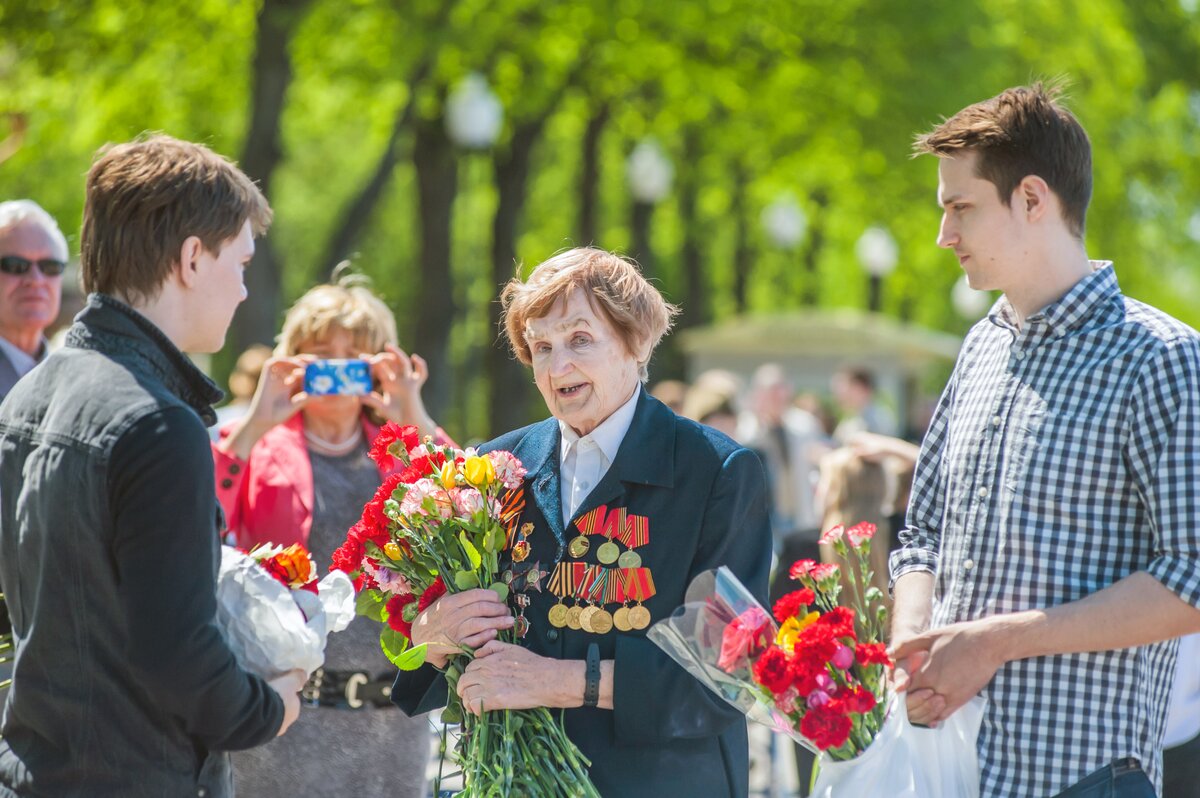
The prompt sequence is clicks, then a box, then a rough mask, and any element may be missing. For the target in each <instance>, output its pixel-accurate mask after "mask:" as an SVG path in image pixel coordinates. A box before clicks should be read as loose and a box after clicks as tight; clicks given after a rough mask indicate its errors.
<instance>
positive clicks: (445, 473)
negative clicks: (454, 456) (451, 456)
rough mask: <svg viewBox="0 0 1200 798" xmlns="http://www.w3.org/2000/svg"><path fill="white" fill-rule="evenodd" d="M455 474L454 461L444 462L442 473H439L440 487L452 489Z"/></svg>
mask: <svg viewBox="0 0 1200 798" xmlns="http://www.w3.org/2000/svg"><path fill="white" fill-rule="evenodd" d="M456 473H457V472H456V471H455V470H454V461H453V460H448V461H446V462H445V463H444V464H443V465H442V471H441V477H442V487H444V488H447V489H449V488H453V487H454V475H455V474H456Z"/></svg>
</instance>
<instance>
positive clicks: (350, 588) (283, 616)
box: [217, 546, 354, 679]
mask: <svg viewBox="0 0 1200 798" xmlns="http://www.w3.org/2000/svg"><path fill="white" fill-rule="evenodd" d="M317 590H318V594H317V595H313V594H312V593H311V592H309V591H307V590H295V591H293V590H290V589H289V588H288V587H287V586H285V585H283V584H282V583H280V582H279V581H278V580H277V579H275V577H273V576H271V575H270V574H269V573H267V572H266V570H264V569H263V568H262V567H261V566H260V565H259V564H258V563H256V562H255V561H254V559H253V558H252V557H250V556H249V555H248V554H246V553H245V552H242V551H239V550H238V549H235V548H233V547H232V546H222V547H221V569H220V571H219V572H218V575H217V623H218V624H219V625H220V627H221V629H222V630H223V631H224V633H225V638H226V640H227V641H228V642H229V647H230V648H231V649H232V650H233V653H234V656H235V657H237V661H238V664H240V665H241V666H242V667H243V668H245V669H246V670H248V671H250V672H251V673H254V674H256V675H258V676H261V677H263V678H264V679H273V678H275V677H277V676H282V675H283V674H285V673H287V672H288V671H291V670H294V669H296V668H300V669H301V670H303V671H304V672H305V673H308V674H311V673H312V672H313V671H315V670H316V669H317V668H319V667H320V666H321V664H322V663H323V662H324V661H325V641H326V639H328V637H329V635H330V634H332V633H334V632H340V631H342V630H343V629H345V628H346V627H347V626H349V625H350V621H352V620H353V619H354V585H353V583H351V581H350V578H349V577H347V576H346V575H345V574H344V573H342V572H341V571H330V572H329V574H327V575H326V576H325V578H324V579H322V580H321V581H320V582H318V583H317Z"/></svg>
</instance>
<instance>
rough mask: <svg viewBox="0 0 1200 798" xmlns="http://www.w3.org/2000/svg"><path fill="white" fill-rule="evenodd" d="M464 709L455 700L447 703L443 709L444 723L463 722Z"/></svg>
mask: <svg viewBox="0 0 1200 798" xmlns="http://www.w3.org/2000/svg"><path fill="white" fill-rule="evenodd" d="M462 722H463V711H462V706H461V705H460V704H459V703H458V702H457V701H455V702H454V703H452V704H447V705H446V708H445V709H443V710H442V723H462Z"/></svg>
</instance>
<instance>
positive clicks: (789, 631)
mask: <svg viewBox="0 0 1200 798" xmlns="http://www.w3.org/2000/svg"><path fill="white" fill-rule="evenodd" d="M819 617H821V616H820V613H816V612H810V613H809V614H808V615H806V616H804V618H803V619H799V618H795V617H793V618H788V619H787V620H786V621H784V622H783V625H782V626H780V627H779V634H777V635H775V644H776V645H777V646H779V647H780V648H782V649H783V650H784V651H791V650H792V648H793V647H795V645H796V638H797V637H799V636H800V633H801V632H803V631H804V630H805V629H807V628H808V627H810V626H812V625H813V624H814V623H816V622H817V618H819Z"/></svg>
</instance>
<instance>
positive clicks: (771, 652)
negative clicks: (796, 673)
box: [753, 646, 792, 694]
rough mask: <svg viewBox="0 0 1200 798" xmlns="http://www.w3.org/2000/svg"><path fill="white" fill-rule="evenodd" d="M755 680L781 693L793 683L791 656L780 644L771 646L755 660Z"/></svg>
mask: <svg viewBox="0 0 1200 798" xmlns="http://www.w3.org/2000/svg"><path fill="white" fill-rule="evenodd" d="M753 670H754V681H756V682H758V683H759V684H761V685H762V686H763V687H765V688H767V689H768V690H770V691H771V692H772V693H775V694H779V693H782V692H783V691H784V690H786V689H788V687H789V686H790V685H791V683H792V667H791V658H790V657H789V656H788V655H787V654H786V653H784V651H783V649H781V648H779V646H771V647H770V648H768V649H767V650H766V651H765V652H763V655H762V656H761V657H759V658H758V659H757V660H755V662H754V669H753Z"/></svg>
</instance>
